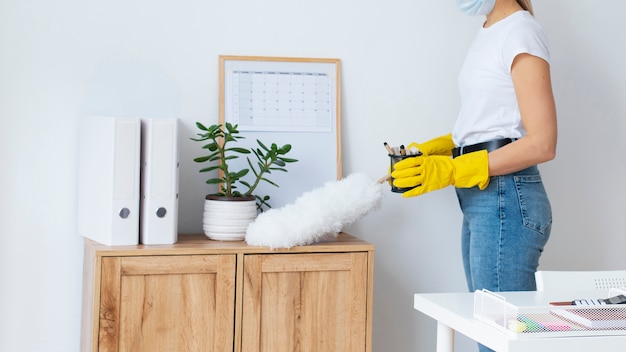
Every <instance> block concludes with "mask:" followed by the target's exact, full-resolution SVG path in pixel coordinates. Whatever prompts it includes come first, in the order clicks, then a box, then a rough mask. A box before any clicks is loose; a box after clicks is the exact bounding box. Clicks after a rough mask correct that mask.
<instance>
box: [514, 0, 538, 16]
mask: <svg viewBox="0 0 626 352" xmlns="http://www.w3.org/2000/svg"><path fill="white" fill-rule="evenodd" d="M517 3H518V4H519V6H521V7H522V8H523V9H524V10H526V11H528V12H530V14H531V15H533V16H534V15H535V13H534V11H533V4H532V3H531V2H530V0H517Z"/></svg>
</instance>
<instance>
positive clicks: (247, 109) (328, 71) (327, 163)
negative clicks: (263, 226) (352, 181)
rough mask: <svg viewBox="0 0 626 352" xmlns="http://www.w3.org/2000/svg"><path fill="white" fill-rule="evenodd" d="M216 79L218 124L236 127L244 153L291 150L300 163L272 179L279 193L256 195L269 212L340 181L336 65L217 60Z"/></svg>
mask: <svg viewBox="0 0 626 352" xmlns="http://www.w3.org/2000/svg"><path fill="white" fill-rule="evenodd" d="M219 73H220V76H219V83H220V86H219V91H220V92H219V95H220V96H219V120H220V123H225V122H230V123H232V124H236V125H238V126H239V130H240V131H241V132H242V135H244V136H245V137H246V139H245V141H246V142H243V140H242V141H240V142H239V143H240V144H246V143H247V145H243V146H246V147H253V146H256V140H257V139H258V140H260V141H262V142H263V143H264V144H266V145H267V144H271V143H276V144H278V145H279V146H282V145H284V144H291V145H292V151H291V152H290V153H289V157H292V158H295V159H298V160H299V161H298V162H297V163H294V164H290V165H289V166H288V170H289V171H288V172H287V173H276V174H272V180H274V179H276V183H278V184H279V185H280V188H279V189H276V188H275V187H273V186H271V185H263V187H266V189H261V190H259V192H266V193H265V194H269V195H270V196H271V198H272V200H271V201H270V203H271V204H272V206H273V207H277V206H281V205H284V204H287V203H289V202H291V201H293V200H295V198H296V197H297V196H298V195H300V194H301V193H304V192H306V191H307V190H310V189H312V188H315V187H317V186H321V185H322V184H323V183H325V182H328V181H333V180H338V179H341V177H342V174H341V118H340V98H339V97H340V94H339V93H340V60H339V59H319V58H318V59H316V58H287V57H263V56H220V57H219ZM242 162H246V161H245V159H244V160H242ZM259 187H260V186H259Z"/></svg>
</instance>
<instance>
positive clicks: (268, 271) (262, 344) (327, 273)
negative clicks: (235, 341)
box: [242, 252, 368, 352]
mask: <svg viewBox="0 0 626 352" xmlns="http://www.w3.org/2000/svg"><path fill="white" fill-rule="evenodd" d="M367 265H368V263H367V253H364V252H355V253H321V254H268V255H246V256H245V257H244V272H245V280H244V285H243V318H242V351H264V352H280V351H285V352H293V351H302V352H305V351H310V352H320V351H360V352H362V351H365V348H366V338H367V326H368V325H367V324H368V322H367V285H368V282H367V278H368V275H367V273H368V270H367Z"/></svg>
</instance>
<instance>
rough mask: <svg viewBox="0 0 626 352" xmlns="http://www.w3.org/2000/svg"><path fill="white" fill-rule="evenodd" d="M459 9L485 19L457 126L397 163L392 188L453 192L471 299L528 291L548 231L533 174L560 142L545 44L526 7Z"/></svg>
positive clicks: (465, 0) (487, 3)
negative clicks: (478, 294) (485, 293)
mask: <svg viewBox="0 0 626 352" xmlns="http://www.w3.org/2000/svg"><path fill="white" fill-rule="evenodd" d="M456 1H457V4H458V6H459V8H460V9H461V10H462V11H463V12H465V13H467V14H468V15H484V16H486V20H485V22H484V24H483V26H482V28H480V29H479V32H478V34H477V36H476V39H475V41H474V42H473V44H472V46H471V48H470V49H469V52H468V54H467V57H466V59H465V62H464V64H463V67H462V69H461V72H460V75H459V88H460V97H461V109H460V112H459V116H458V119H457V122H456V124H455V126H454V129H453V132H452V134H451V135H447V136H442V137H439V138H435V139H433V140H431V141H428V142H426V143H422V144H418V148H419V149H420V150H421V151H422V153H423V155H422V156H419V157H415V158H408V159H405V160H404V161H402V162H399V163H397V164H396V165H395V166H394V171H393V173H392V177H393V179H394V185H395V186H397V187H401V188H406V187H408V188H412V189H411V190H409V191H407V192H405V193H404V194H403V195H404V196H406V197H412V196H418V195H421V194H423V193H426V192H430V191H434V190H437V189H440V188H443V187H446V186H449V185H453V186H455V187H456V193H457V197H458V200H459V204H460V207H461V210H462V211H463V227H462V249H463V263H464V267H465V274H466V279H467V284H468V287H469V289H470V291H474V290H480V289H488V290H491V291H519V290H535V289H536V286H535V278H534V273H535V271H536V269H537V267H538V265H539V257H540V255H541V253H542V251H543V248H544V246H545V244H546V242H547V240H548V237H549V235H550V229H551V223H552V214H551V209H550V203H549V200H548V197H547V195H546V192H545V189H544V187H543V184H542V181H541V176H540V174H539V171H538V169H537V166H536V165H537V164H540V163H543V162H546V161H549V160H551V159H553V158H554V156H555V153H556V140H557V123H556V108H555V103H554V98H553V94H552V86H551V80H550V64H549V62H550V57H549V51H548V46H547V41H546V38H545V34H544V32H543V30H542V29H541V27H540V26H539V25H538V24H537V22H536V21H535V19H534V17H533V10H532V6H531V3H530V0H517V1H516V0H456ZM450 156H452V158H450Z"/></svg>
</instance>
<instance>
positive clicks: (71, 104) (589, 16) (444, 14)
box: [0, 0, 626, 352]
mask: <svg viewBox="0 0 626 352" xmlns="http://www.w3.org/2000/svg"><path fill="white" fill-rule="evenodd" d="M594 5H596V6H594ZM535 8H536V12H537V17H538V19H539V20H540V21H541V22H542V23H543V25H544V27H545V29H546V31H547V33H548V36H549V38H550V41H551V44H552V52H553V81H554V89H555V95H556V99H557V104H558V112H559V118H560V122H559V123H560V140H559V150H558V151H559V153H558V156H557V159H556V160H554V161H552V162H551V163H548V164H546V165H544V166H543V167H542V172H543V175H544V180H545V183H546V185H547V187H548V191H549V193H550V195H551V198H552V203H553V208H554V227H553V238H552V239H551V241H550V243H549V245H548V247H547V248H546V252H545V255H544V257H543V258H542V265H541V266H542V268H545V269H613V268H622V269H623V268H626V256H624V255H623V253H624V249H626V236H625V234H626V220H624V219H625V218H626V217H624V216H623V214H624V213H626V202H625V201H624V200H625V199H626V182H624V180H625V179H626V151H625V147H624V145H623V142H622V140H621V138H622V136H623V132H624V131H625V130H626V119H624V115H626V100H624V96H626V94H625V93H626V92H625V90H626V68H624V65H623V62H625V61H626V48H625V47H624V46H623V45H622V44H621V43H622V40H621V39H619V38H621V34H622V33H624V32H625V31H626V23H624V22H623V21H622V20H621V16H620V15H621V14H622V13H624V12H625V11H626V4H624V3H623V2H622V1H620V0H605V1H603V2H602V6H601V7H599V6H597V1H594V0H578V1H567V0H550V1H541V0H535ZM479 24H480V20H479V19H476V18H468V17H464V16H463V15H461V14H460V13H459V12H458V11H457V10H456V8H455V5H454V1H452V0H446V1H431V2H426V1H414V0H388V1H385V2H382V1H372V0H363V1H345V0H317V1H302V0H300V1H298V0H266V1H262V2H261V1H253V0H213V1H199V0H182V1H164V0H108V1H80V0H60V1H54V2H50V1H41V0H40V1H37V0H31V1H23V0H22V1H20V0H0V119H1V127H0V143H1V144H0V165H1V168H2V171H1V172H0V181H1V182H0V184H1V185H2V186H3V190H2V192H1V195H0V204H1V209H0V210H1V211H0V236H2V245H0V298H1V299H0V351H45V352H53V351H58V352H68V351H77V350H78V344H79V325H80V300H81V283H82V278H81V275H82V239H81V238H80V237H79V236H78V235H77V233H76V207H77V204H76V199H77V195H76V189H77V187H76V184H77V182H76V172H77V143H76V142H77V125H78V120H79V119H80V118H81V117H82V116H84V115H85V114H87V113H94V112H97V113H109V114H119V115H131V116H136V115H143V116H168V115H175V116H177V117H179V118H180V119H181V120H182V129H181V130H182V131H181V141H182V153H183V154H182V163H181V194H180V220H181V223H180V231H181V232H182V233H189V232H200V231H201V215H200V214H201V206H202V194H204V193H207V191H208V190H207V189H206V186H205V185H204V183H203V179H202V176H201V175H199V174H198V173H197V172H196V170H197V166H196V165H193V162H192V161H191V160H192V158H193V157H194V156H196V154H197V145H194V144H192V142H190V141H189V140H188V139H187V137H189V136H191V135H192V134H193V133H195V132H194V131H193V129H194V126H193V123H194V122H195V121H197V120H199V121H204V122H207V123H211V122H215V121H216V120H217V117H216V116H217V87H218V86H217V74H218V72H217V57H218V55H220V54H229V55H267V56H294V57H333V58H340V59H341V60H342V83H343V85H342V103H343V111H342V113H343V116H342V118H343V121H342V122H343V152H344V154H343V161H344V165H343V166H344V174H346V175H347V174H349V173H351V172H367V173H369V174H371V175H372V176H374V177H378V176H380V175H382V174H383V173H384V172H385V171H386V168H387V159H386V156H385V152H384V149H383V146H382V142H383V141H388V142H389V143H392V144H399V143H408V142H410V141H412V140H416V141H421V140H424V139H426V138H429V137H434V136H436V135H439V134H444V133H447V132H448V131H450V129H451V127H452V124H453V122H454V119H455V114H456V111H457V107H458V96H457V92H456V74H457V72H458V69H459V65H460V63H461V61H462V59H463V55H464V52H465V49H466V48H467V46H468V45H469V42H470V40H471V38H472V36H473V33H474V31H475V29H476V27H477V26H478V25H479ZM302 162H306V161H302ZM459 227H460V212H459V210H458V208H457V204H456V200H455V197H454V193H453V190H452V189H446V190H442V191H439V192H435V193H432V194H427V195H425V196H423V197H419V198H415V199H402V198H401V197H400V196H398V195H396V194H391V193H389V194H387V195H386V197H385V199H384V205H383V207H382V208H381V209H380V210H379V211H377V212H376V213H373V214H371V215H368V216H367V217H366V218H364V219H363V220H362V221H360V222H359V223H357V224H355V225H353V226H352V227H351V228H349V229H348V231H349V232H351V233H353V234H355V235H357V236H359V237H361V238H363V239H365V240H368V241H370V242H372V243H374V244H376V246H377V252H376V267H375V302H374V314H375V316H374V351H433V350H434V344H435V342H434V338H435V325H434V322H433V321H431V320H430V319H428V318H426V317H424V316H423V315H421V314H420V313H417V312H415V311H413V309H412V294H413V293H415V292H443V291H464V290H465V284H464V280H463V274H462V268H461V262H460V255H459V236H458V232H459ZM457 346H458V347H457V350H468V349H469V350H472V349H474V344H473V343H470V342H469V341H464V340H461V342H460V343H459V344H458V345H457Z"/></svg>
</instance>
